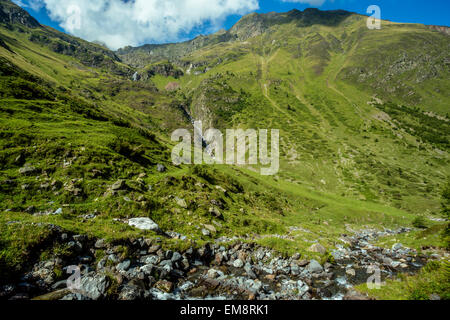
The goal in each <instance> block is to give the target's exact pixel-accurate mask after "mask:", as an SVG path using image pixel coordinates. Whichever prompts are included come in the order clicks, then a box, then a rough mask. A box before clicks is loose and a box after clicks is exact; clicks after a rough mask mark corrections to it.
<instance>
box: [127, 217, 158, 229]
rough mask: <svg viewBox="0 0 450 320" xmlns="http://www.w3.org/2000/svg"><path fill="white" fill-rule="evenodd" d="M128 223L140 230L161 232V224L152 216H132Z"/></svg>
mask: <svg viewBox="0 0 450 320" xmlns="http://www.w3.org/2000/svg"><path fill="white" fill-rule="evenodd" d="M128 224H129V225H130V226H132V227H135V228H137V229H140V230H150V231H155V232H161V229H160V228H159V226H158V225H157V224H156V223H155V222H154V221H153V220H152V219H150V218H132V219H130V220H128Z"/></svg>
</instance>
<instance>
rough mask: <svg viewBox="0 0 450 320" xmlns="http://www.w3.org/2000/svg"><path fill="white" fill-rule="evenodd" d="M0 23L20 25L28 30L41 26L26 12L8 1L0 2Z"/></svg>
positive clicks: (2, 0)
mask: <svg viewBox="0 0 450 320" xmlns="http://www.w3.org/2000/svg"><path fill="white" fill-rule="evenodd" d="M0 23H6V24H21V25H24V26H26V27H29V28H38V27H40V26H41V25H40V24H39V22H37V20H36V19H34V18H33V17H32V16H31V15H30V14H29V13H28V12H26V11H25V10H23V9H22V8H21V7H19V6H18V5H16V4H15V3H13V2H11V1H9V0H1V1H0Z"/></svg>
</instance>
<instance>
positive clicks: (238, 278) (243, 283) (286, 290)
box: [0, 226, 426, 300]
mask: <svg viewBox="0 0 450 320" xmlns="http://www.w3.org/2000/svg"><path fill="white" fill-rule="evenodd" d="M52 228H54V232H55V234H56V235H57V236H58V237H59V241H60V242H61V243H65V244H66V245H67V247H68V248H70V250H71V251H72V252H73V255H72V256H71V258H59V257H54V258H51V259H49V260H47V261H40V262H37V263H35V264H34V265H32V266H30V271H29V272H27V273H25V274H23V275H22V277H21V278H20V280H19V281H15V283H11V284H3V285H2V286H1V287H0V298H2V299H13V300H18V299H19V300H20V299H33V298H35V299H38V300H59V299H62V300H103V299H112V300H117V299H118V300H140V299H152V300H168V299H187V300H189V299H246V300H247V299H248V300H267V299H270V300H275V299H276V300H279V299H281V300H284V299H288V300H310V299H334V300H341V299H367V297H364V296H362V295H360V294H358V293H357V292H356V291H354V290H353V286H354V285H357V284H361V283H365V282H367V280H368V278H369V277H371V276H377V273H376V272H378V276H379V279H378V280H379V281H384V279H386V278H388V277H392V276H394V275H396V274H397V273H410V274H414V273H416V272H418V271H419V270H420V269H421V268H422V267H423V266H424V265H425V264H426V258H425V257H424V256H420V255H418V254H417V252H416V251H415V250H412V249H409V248H405V247H404V246H403V245H401V244H399V243H397V244H395V245H394V246H393V247H392V248H391V249H385V248H380V247H376V246H374V245H373V244H371V243H373V241H374V240H376V239H377V238H378V237H383V236H389V235H395V234H400V233H405V232H409V231H410V229H406V228H401V229H398V230H384V231H375V230H363V231H358V232H355V233H354V234H353V235H351V236H343V237H342V238H341V241H342V245H337V247H336V248H335V249H334V250H332V251H331V252H330V254H331V255H330V259H329V261H330V260H331V261H330V262H331V263H330V262H327V263H324V264H323V265H322V264H320V263H319V262H318V261H316V260H305V259H302V257H301V255H300V254H296V255H294V256H292V257H288V258H286V257H282V256H279V255H277V254H275V252H274V251H272V250H270V249H267V248H264V247H261V246H258V245H256V244H254V243H248V242H246V241H242V240H241V241H239V240H236V241H235V242H234V243H233V244H232V245H225V243H223V241H225V240H227V239H220V240H217V241H216V242H215V243H213V244H208V245H205V246H203V247H201V248H198V249H194V248H193V247H191V248H189V249H187V250H186V251H184V252H173V251H170V250H163V249H162V248H161V245H160V241H158V239H156V240H155V239H153V240H148V239H147V240H146V239H144V238H140V239H137V240H132V241H129V243H127V244H126V247H127V252H128V254H127V255H126V257H124V255H123V254H120V253H119V252H120V250H121V248H122V249H123V247H124V245H123V244H122V245H120V246H119V245H117V244H114V245H112V244H107V243H106V242H105V241H104V240H101V239H100V240H92V239H88V238H87V237H85V236H82V235H69V234H67V233H64V232H63V231H62V230H61V229H60V228H58V227H56V226H52ZM228 243H229V242H228ZM99 251H102V252H104V256H103V257H102V258H101V259H98V258H97V259H95V258H94V257H95V256H96V252H99ZM331 257H332V258H331ZM74 265H75V266H79V267H80V269H81V280H80V286H79V288H78V289H77V290H73V291H70V290H69V289H68V288H67V281H66V280H59V281H57V280H58V278H59V279H61V278H63V279H64V278H67V277H69V276H70V274H68V273H67V269H68V268H69V266H74ZM55 270H62V272H63V275H59V276H57V272H56V271H55Z"/></svg>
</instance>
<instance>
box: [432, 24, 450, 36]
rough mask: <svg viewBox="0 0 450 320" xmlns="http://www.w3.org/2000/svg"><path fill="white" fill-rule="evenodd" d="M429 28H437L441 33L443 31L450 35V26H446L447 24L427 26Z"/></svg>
mask: <svg viewBox="0 0 450 320" xmlns="http://www.w3.org/2000/svg"><path fill="white" fill-rule="evenodd" d="M427 27H428V28H430V29H431V30H436V31H438V32H440V33H443V34H445V35H447V36H450V27H445V26H433V25H431V26H427Z"/></svg>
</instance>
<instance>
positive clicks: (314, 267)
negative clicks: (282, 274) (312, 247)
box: [306, 259, 323, 273]
mask: <svg viewBox="0 0 450 320" xmlns="http://www.w3.org/2000/svg"><path fill="white" fill-rule="evenodd" d="M306 270H308V271H309V272H311V273H319V272H322V271H323V268H322V266H321V265H320V263H319V262H318V261H316V260H314V259H313V260H311V261H310V262H309V264H308V266H307V267H306Z"/></svg>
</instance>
